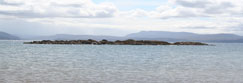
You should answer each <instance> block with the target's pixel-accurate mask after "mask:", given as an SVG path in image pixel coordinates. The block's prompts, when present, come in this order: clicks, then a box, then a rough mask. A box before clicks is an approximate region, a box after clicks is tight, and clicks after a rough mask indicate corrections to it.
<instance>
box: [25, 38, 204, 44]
mask: <svg viewBox="0 0 243 83" xmlns="http://www.w3.org/2000/svg"><path fill="white" fill-rule="evenodd" d="M24 44H92V45H208V44H206V43H201V42H175V43H169V42H166V41H155V40H133V39H128V40H116V41H108V40H105V39H103V40H101V41H96V40H92V39H88V40H42V41H32V42H24Z"/></svg>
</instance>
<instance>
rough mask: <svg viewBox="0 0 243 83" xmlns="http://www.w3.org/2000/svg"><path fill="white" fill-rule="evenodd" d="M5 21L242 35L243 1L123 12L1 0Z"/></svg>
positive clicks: (76, 1) (175, 1)
mask: <svg viewBox="0 0 243 83" xmlns="http://www.w3.org/2000/svg"><path fill="white" fill-rule="evenodd" d="M43 17H44V18H43ZM3 18H4V19H7V18H9V19H10V18H11V19H13V20H15V19H21V20H23V21H27V22H28V23H32V22H35V23H40V24H42V25H56V26H58V27H59V26H63V27H64V26H65V27H70V31H69V32H72V31H71V29H73V31H74V32H76V33H78V32H79V31H78V30H80V32H83V30H87V31H89V29H91V28H93V29H96V28H101V29H109V30H112V29H118V30H124V31H128V32H129V31H141V30H159V31H189V32H197V33H239V31H236V30H242V29H241V28H240V29H239V28H238V27H239V26H242V24H243V1H242V0H231V1H229V0H169V1H168V3H167V4H164V5H161V6H159V7H157V8H156V9H154V10H145V9H138V8H136V9H133V10H129V11H121V10H118V9H117V8H116V6H115V5H113V4H112V3H108V2H106V3H100V4H95V3H93V2H92V1H91V0H0V19H3ZM26 25H27V24H26ZM73 27H75V28H82V29H74V28H73ZM49 28H51V27H49ZM53 29H58V28H57V27H56V28H53ZM65 29H68V28H65ZM81 30H82V31H81ZM32 31H33V30H32ZM66 31H68V30H66ZM63 32H65V31H63ZM91 32H92V31H91ZM241 32H242V31H241ZM103 33H105V32H103ZM123 34H125V33H123ZM242 35H243V34H242Z"/></svg>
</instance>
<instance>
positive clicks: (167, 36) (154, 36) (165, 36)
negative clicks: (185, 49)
mask: <svg viewBox="0 0 243 83" xmlns="http://www.w3.org/2000/svg"><path fill="white" fill-rule="evenodd" d="M29 39H31V40H87V39H94V40H102V39H107V40H111V41H113V40H125V39H135V40H160V41H168V42H177V41H197V42H222V43H243V36H238V35H234V34H196V33H189V32H167V31H141V32H138V33H132V34H128V35H126V36H124V37H116V36H94V35H69V34H58V35H53V36H40V37H33V38H29Z"/></svg>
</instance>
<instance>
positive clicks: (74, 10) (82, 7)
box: [0, 0, 117, 18]
mask: <svg viewBox="0 0 243 83" xmlns="http://www.w3.org/2000/svg"><path fill="white" fill-rule="evenodd" d="M36 3H37V2H36ZM40 4H41V3H40ZM0 5H2V6H6V5H7V6H12V7H17V8H18V7H19V8H21V7H23V5H24V4H15V3H7V2H4V1H3V0H0ZM35 6H36V5H33V6H29V5H28V6H25V7H24V8H22V9H26V10H15V11H13V10H10V11H8V10H1V9H0V14H1V15H8V16H16V17H20V18H109V17H113V16H114V15H115V13H116V11H117V10H116V8H115V7H113V6H112V7H110V6H109V5H108V6H107V5H106V6H102V8H100V7H99V6H93V5H87V4H85V3H71V4H70V3H69V4H57V3H55V2H51V3H50V4H49V5H48V6H49V7H48V8H47V7H42V5H38V6H36V7H37V10H36V9H35ZM38 8H39V9H41V10H44V12H42V13H39V12H36V11H39V10H38ZM64 9H65V10H64ZM59 10H62V11H61V12H59Z"/></svg>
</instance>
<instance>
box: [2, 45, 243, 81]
mask: <svg viewBox="0 0 243 83" xmlns="http://www.w3.org/2000/svg"><path fill="white" fill-rule="evenodd" d="M215 45H216V46H129V45H124V46H122V45H100V46H98V45H26V44H23V41H0V83H243V44H240V43H229V44H225V43H218V44H215Z"/></svg>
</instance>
